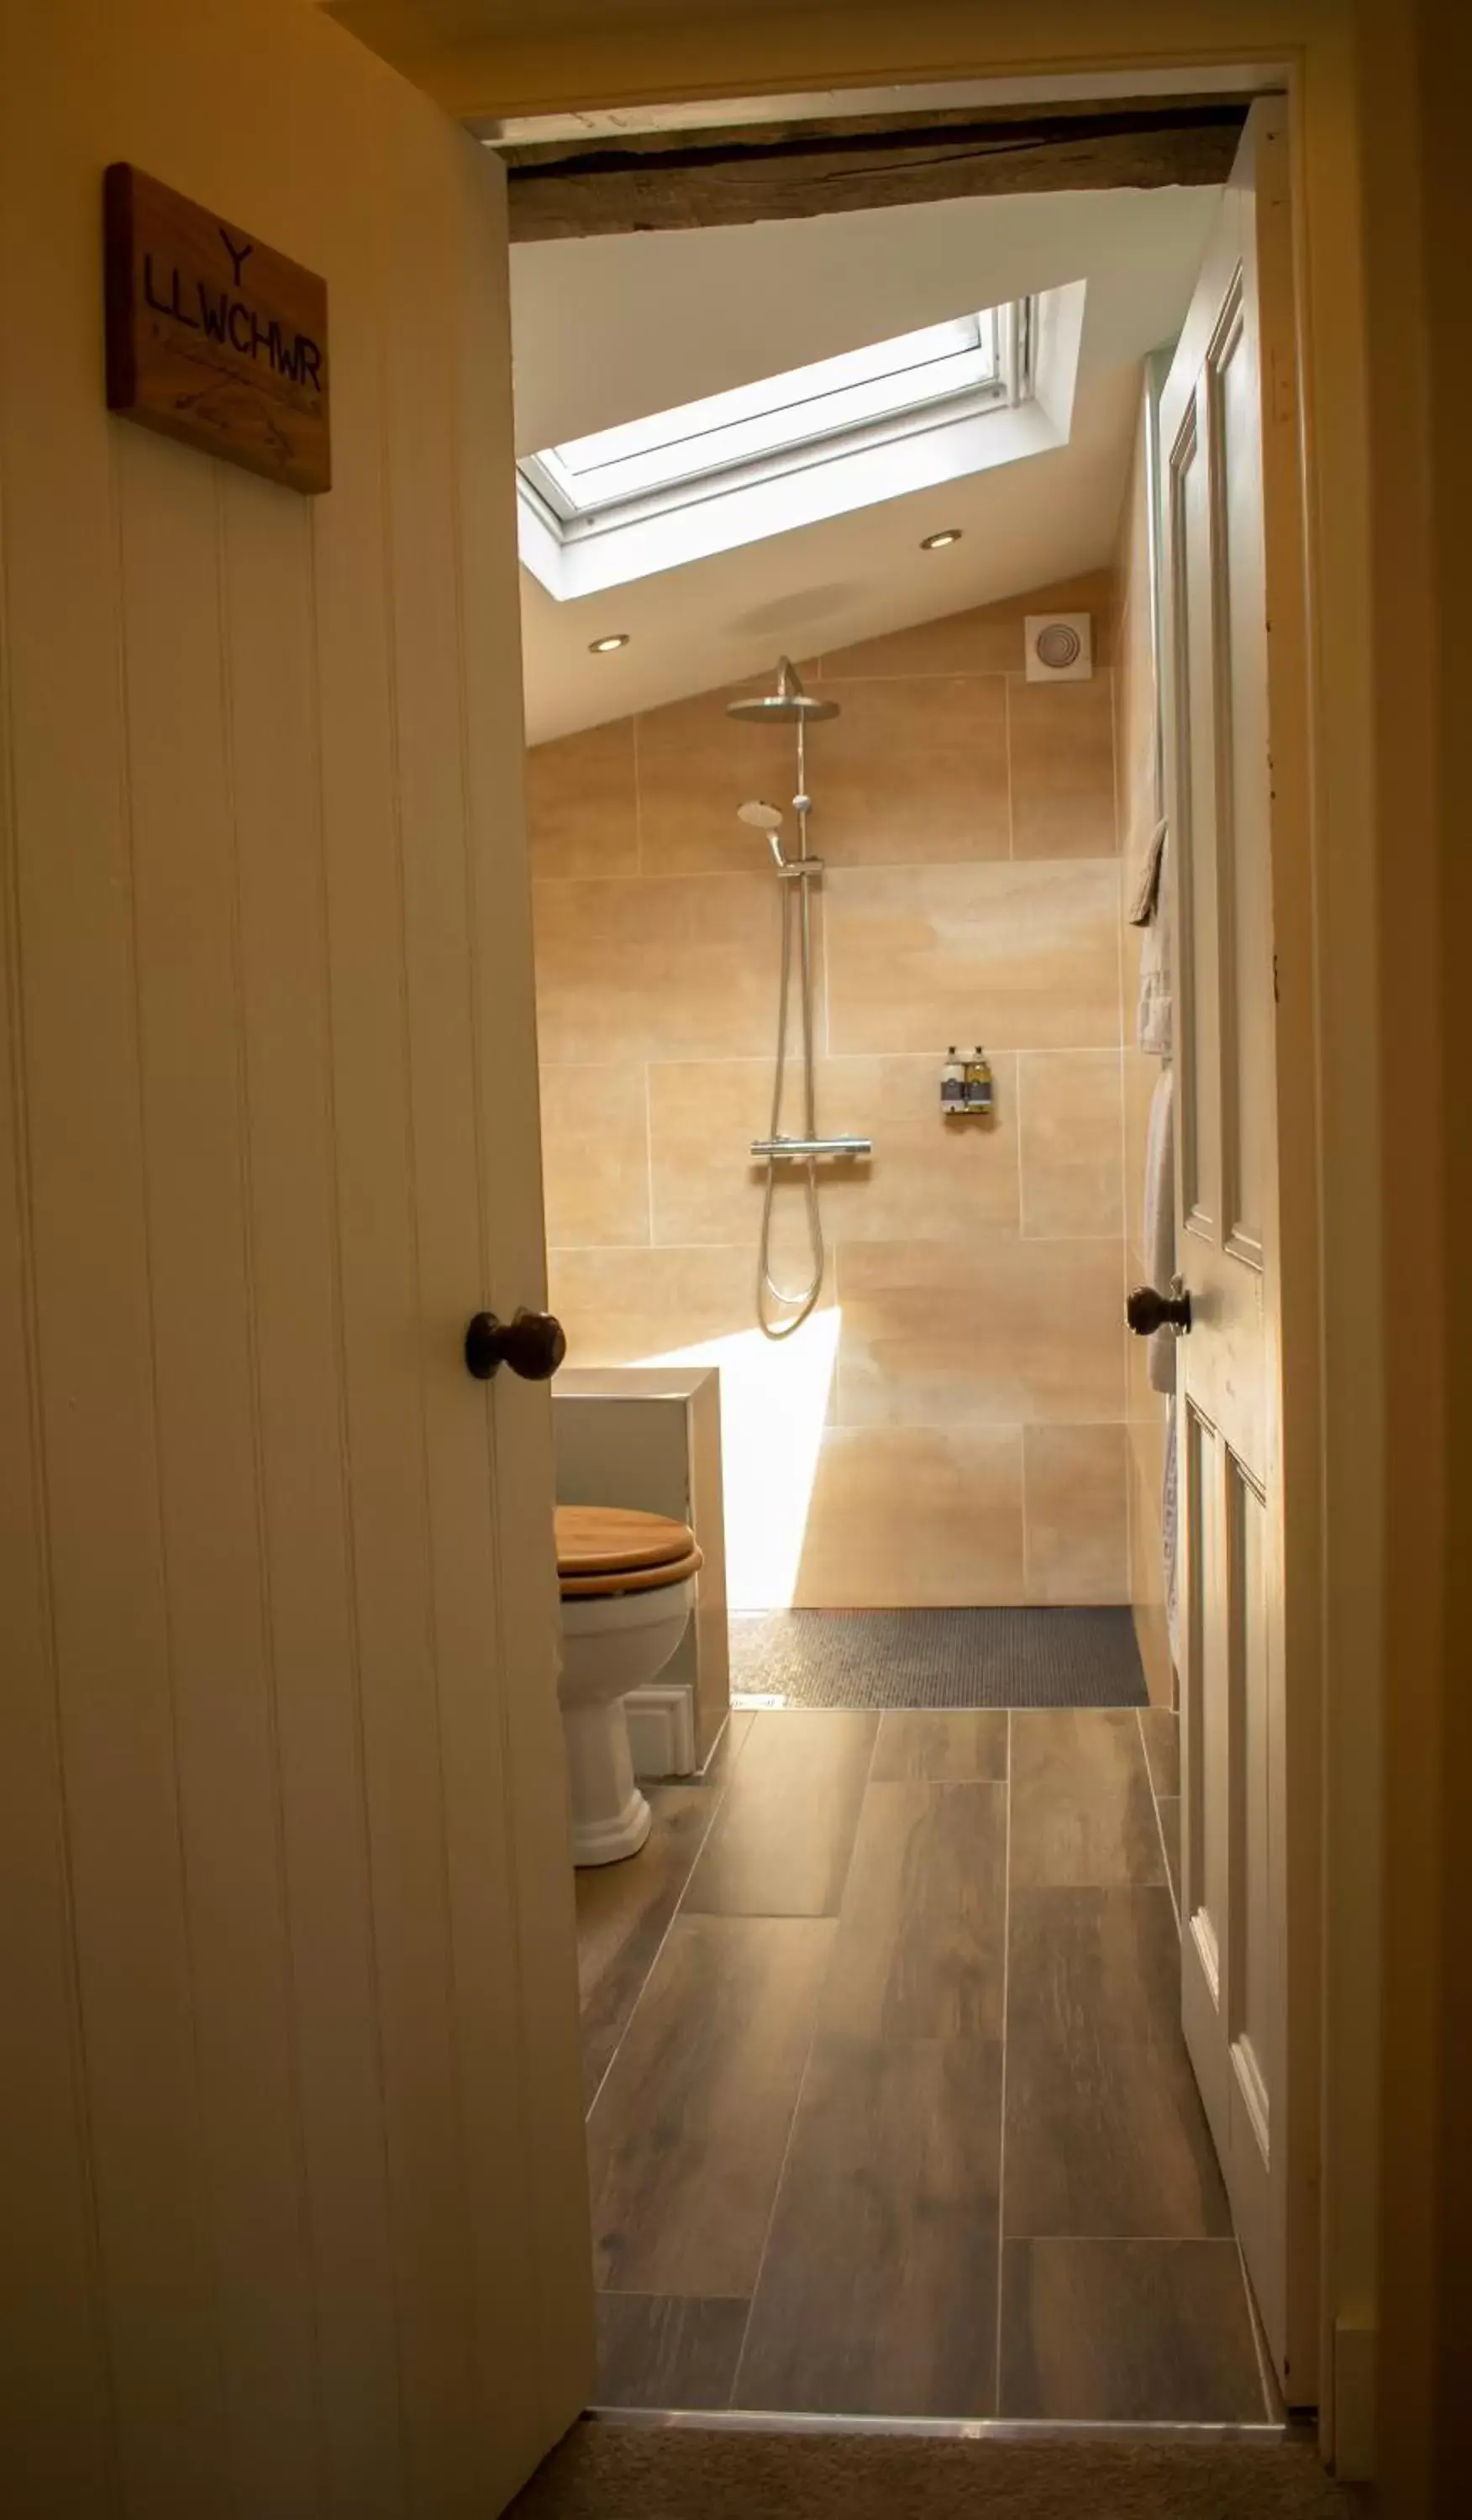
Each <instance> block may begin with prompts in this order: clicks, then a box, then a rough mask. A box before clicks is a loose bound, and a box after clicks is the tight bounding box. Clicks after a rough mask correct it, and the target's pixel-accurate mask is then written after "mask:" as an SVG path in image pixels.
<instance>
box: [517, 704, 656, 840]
mask: <svg viewBox="0 0 1472 2520" xmlns="http://www.w3.org/2000/svg"><path fill="white" fill-rule="evenodd" d="M527 836H528V841H529V848H530V854H531V872H532V874H533V875H534V876H579V875H586V876H615V875H633V874H635V873H636V872H637V869H638V864H639V833H638V818H637V807H636V801H635V793H634V734H633V721H632V719H631V718H626V717H625V718H619V719H617V720H616V721H615V723H614V724H613V725H612V726H594V727H589V728H588V730H587V732H586V733H585V734H583V735H565V736H562V737H560V738H559V740H558V742H556V743H538V744H534V745H533V746H532V749H531V750H530V751H529V753H528V755H527Z"/></svg>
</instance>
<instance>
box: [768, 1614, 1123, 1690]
mask: <svg viewBox="0 0 1472 2520" xmlns="http://www.w3.org/2000/svg"><path fill="white" fill-rule="evenodd" d="M730 1625H731V1695H732V1698H733V1700H734V1701H735V1702H736V1703H737V1704H741V1703H742V1702H743V1701H745V1702H746V1703H747V1704H749V1705H750V1704H754V1703H759V1704H762V1705H769V1704H772V1703H773V1702H775V1703H777V1704H780V1705H787V1706H1143V1705H1145V1704H1146V1702H1147V1698H1146V1690H1145V1675H1144V1672H1143V1670H1142V1668H1141V1665H1140V1657H1139V1648H1138V1646H1137V1645H1136V1643H1135V1641H1134V1622H1133V1620H1132V1619H1131V1617H1130V1615H1129V1612H1128V1611H1127V1609H1097V1610H1096V1609H1001V1610H733V1611H732V1613H731V1623H730Z"/></svg>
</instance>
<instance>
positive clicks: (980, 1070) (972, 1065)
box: [965, 1045, 991, 1119]
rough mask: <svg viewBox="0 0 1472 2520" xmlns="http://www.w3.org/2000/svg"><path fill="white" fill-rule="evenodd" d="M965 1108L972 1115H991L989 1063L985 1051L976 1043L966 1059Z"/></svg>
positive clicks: (982, 1116) (985, 1116) (987, 1117)
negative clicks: (975, 1046) (976, 1045)
mask: <svg viewBox="0 0 1472 2520" xmlns="http://www.w3.org/2000/svg"><path fill="white" fill-rule="evenodd" d="M965 1093H966V1101H965V1108H966V1109H967V1111H969V1112H970V1113H971V1114H972V1115H973V1116H974V1117H979V1118H981V1119H989V1118H990V1115H991V1065H990V1061H989V1058H988V1057H987V1054H986V1052H985V1051H984V1050H983V1049H982V1048H981V1047H980V1045H978V1047H977V1048H976V1049H975V1050H974V1051H973V1052H972V1054H971V1057H969V1058H968V1059H967V1061H966V1078H965Z"/></svg>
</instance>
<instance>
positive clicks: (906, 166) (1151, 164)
mask: <svg viewBox="0 0 1472 2520" xmlns="http://www.w3.org/2000/svg"><path fill="white" fill-rule="evenodd" d="M1246 110H1247V108H1246V102H1245V101H1244V100H1240V99H1236V98H1233V99H1230V100H1226V99H1221V98H1213V99H1210V100H1207V99H1200V100H1197V99H1192V100H1189V101H1184V100H1182V101H1179V102H1175V101H1171V102H1168V103H1165V104H1161V103H1158V102H1153V101H1152V102H1151V103H1149V104H1139V105H1124V106H1120V107H1093V108H1080V109H1077V110H1069V109H1065V108H1048V109H1046V110H1044V111H1041V112H1039V111H1038V110H1037V109H1036V108H1035V107H1034V108H1030V107H1016V108H1011V109H1006V110H1003V111H1000V112H990V113H988V114H987V116H986V117H985V118H984V119H983V118H979V117H977V116H976V115H974V114H973V115H970V116H964V115H959V114H956V113H949V114H940V113H934V114H926V115H918V114H910V115H905V116H903V117H898V118H896V119H895V120H893V121H889V122H879V121H877V120H864V121H862V122H844V123H809V124H805V125H799V126H796V127H794V126H791V125H761V126H759V127H757V128H753V127H751V126H745V127H743V126H740V125H738V126H734V127H732V128H731V129H729V130H721V131H714V132H711V131H703V132H701V133H700V134H698V135H696V134H694V133H673V132H657V133H648V134H641V135H639V136H638V137H636V138H629V139H626V140H621V141H620V142H618V143H617V144H613V145H611V144H608V143H603V144H600V145H599V146H597V147H592V148H590V147H588V146H587V144H586V143H576V142H561V141H559V142H551V143H542V144H540V145H539V146H536V147H530V148H520V149H506V150H503V151H502V152H501V155H502V157H503V158H505V161H506V168H507V176H508V186H509V193H510V214H511V236H512V242H513V243H514V244H531V243H535V242H546V241H548V240H550V239H553V238H558V237H582V236H627V235H632V234H636V233H638V232H640V231H643V230H647V229H655V228H701V227H733V226H742V225H745V224H748V223H750V222H752V221H754V220H757V219H802V218H812V217H814V216H816V215H818V214H819V213H832V212H834V211H838V210H870V209H889V208H893V207H896V206H898V205H901V204H903V203H913V202H947V201H957V200H961V199H964V198H966V197H968V196H974V195H980V194H987V193H1053V192H1091V191H1103V190H1106V189H1113V188H1116V187H1126V186H1130V187H1135V188H1139V189H1153V188H1155V187H1158V186H1161V185H1167V184H1193V185H1194V184H1219V183H1222V182H1224V180H1225V178H1226V175H1227V173H1228V171H1229V169H1230V166H1231V162H1232V158H1233V156H1234V154H1235V151H1236V146H1237V141H1238V137H1239V135H1240V132H1241V128H1242V121H1243V117H1244V114H1245V112H1246Z"/></svg>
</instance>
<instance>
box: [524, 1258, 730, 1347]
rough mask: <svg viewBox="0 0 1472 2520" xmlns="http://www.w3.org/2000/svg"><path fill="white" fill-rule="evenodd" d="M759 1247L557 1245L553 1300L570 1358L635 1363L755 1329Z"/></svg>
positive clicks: (552, 1265) (551, 1263)
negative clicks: (559, 1247) (642, 1248)
mask: <svg viewBox="0 0 1472 2520" xmlns="http://www.w3.org/2000/svg"><path fill="white" fill-rule="evenodd" d="M753 1265H754V1262H753V1254H752V1253H751V1252H750V1251H741V1250H736V1249H734V1248H726V1247H721V1248H718V1249H712V1250H658V1249H650V1250H645V1251H639V1250H606V1251H588V1250H583V1251H553V1252H551V1253H550V1254H549V1255H548V1270H549V1279H550V1286H551V1295H550V1300H551V1305H552V1309H553V1311H554V1312H555V1313H556V1315H557V1318H558V1320H559V1321H560V1322H561V1323H562V1326H563V1328H564V1329H565V1330H566V1331H567V1334H568V1362H569V1364H570V1365H633V1364H636V1363H637V1362H638V1361H639V1360H640V1359H641V1358H643V1357H653V1356H667V1355H668V1354H669V1353H670V1352H671V1351H672V1350H673V1349H675V1348H683V1347H694V1346H699V1345H702V1344H704V1343H706V1342H708V1341H711V1340H714V1339H721V1338H728V1337H732V1336H736V1335H739V1334H741V1333H742V1332H744V1331H746V1330H748V1329H750V1328H751V1327H752V1322H753V1310H752V1272H753Z"/></svg>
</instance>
